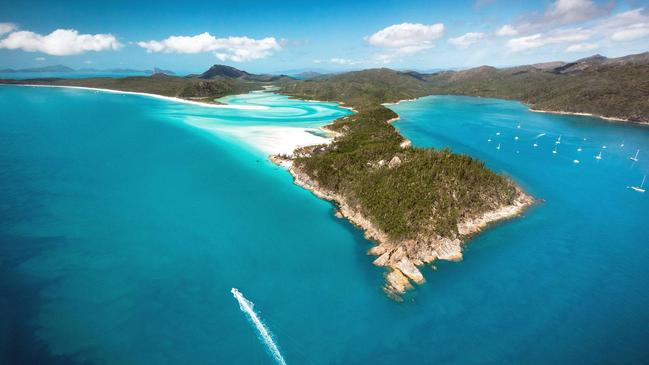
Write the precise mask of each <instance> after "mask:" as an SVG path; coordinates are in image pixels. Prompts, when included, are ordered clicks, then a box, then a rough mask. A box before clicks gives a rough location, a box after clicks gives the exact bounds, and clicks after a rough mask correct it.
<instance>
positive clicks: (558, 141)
mask: <svg viewBox="0 0 649 365" xmlns="http://www.w3.org/2000/svg"><path fill="white" fill-rule="evenodd" d="M554 143H555V144H561V135H559V138H557V140H556V142H554Z"/></svg>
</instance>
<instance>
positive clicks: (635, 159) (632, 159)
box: [629, 150, 640, 162]
mask: <svg viewBox="0 0 649 365" xmlns="http://www.w3.org/2000/svg"><path fill="white" fill-rule="evenodd" d="M639 153H640V150H637V151H635V156H633V157H629V160H631V161H635V162H638V154H639Z"/></svg>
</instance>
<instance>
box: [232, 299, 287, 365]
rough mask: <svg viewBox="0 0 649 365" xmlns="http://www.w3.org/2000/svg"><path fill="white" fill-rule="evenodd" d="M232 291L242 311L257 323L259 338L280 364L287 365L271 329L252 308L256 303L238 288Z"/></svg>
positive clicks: (251, 320) (253, 322)
mask: <svg viewBox="0 0 649 365" xmlns="http://www.w3.org/2000/svg"><path fill="white" fill-rule="evenodd" d="M230 292H231V293H232V295H233V296H234V298H235V299H236V300H237V302H239V308H241V311H243V312H244V313H246V314H247V315H248V318H249V319H250V322H252V324H254V325H255V328H257V331H258V332H259V339H260V340H262V341H263V342H264V344H265V345H266V348H267V349H268V351H270V353H271V355H273V357H274V358H275V360H276V361H277V363H278V364H280V365H286V360H284V357H283V356H282V353H281V352H280V351H279V348H278V347H277V344H276V343H275V341H273V335H272V334H271V333H270V330H268V328H266V326H264V323H263V322H262V321H261V319H259V316H257V313H256V312H255V310H254V309H253V308H252V307H253V306H254V304H253V303H252V302H251V301H249V300H248V299H246V298H245V297H244V296H243V294H241V292H240V291H239V290H237V288H232V290H230Z"/></svg>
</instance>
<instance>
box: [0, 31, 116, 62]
mask: <svg viewBox="0 0 649 365" xmlns="http://www.w3.org/2000/svg"><path fill="white" fill-rule="evenodd" d="M120 47H121V45H120V44H119V42H118V41H117V39H116V38H115V37H114V36H113V35H111V34H79V32H78V31H76V30H74V29H57V30H55V31H53V32H52V33H50V34H48V35H40V34H37V33H34V32H29V31H17V32H12V33H10V34H9V36H7V38H5V39H2V40H0V48H6V49H21V50H23V51H26V52H43V53H46V54H49V55H53V56H67V55H74V54H80V53H84V52H88V51H94V52H98V51H105V50H117V49H119V48H120Z"/></svg>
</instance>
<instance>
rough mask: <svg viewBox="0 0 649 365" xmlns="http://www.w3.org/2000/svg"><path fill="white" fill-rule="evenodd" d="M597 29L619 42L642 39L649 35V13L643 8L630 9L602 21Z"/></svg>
mask: <svg viewBox="0 0 649 365" xmlns="http://www.w3.org/2000/svg"><path fill="white" fill-rule="evenodd" d="M597 29H598V31H600V32H601V33H603V34H605V35H607V36H608V37H609V38H610V39H611V40H613V41H617V42H626V41H633V40H637V39H641V38H644V37H646V36H648V35H649V14H648V13H647V11H646V10H645V9H643V8H639V9H634V10H629V11H626V12H623V13H620V14H617V15H615V16H614V17H611V18H610V19H608V20H606V21H604V22H602V23H601V24H599V25H598V26H597Z"/></svg>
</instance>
